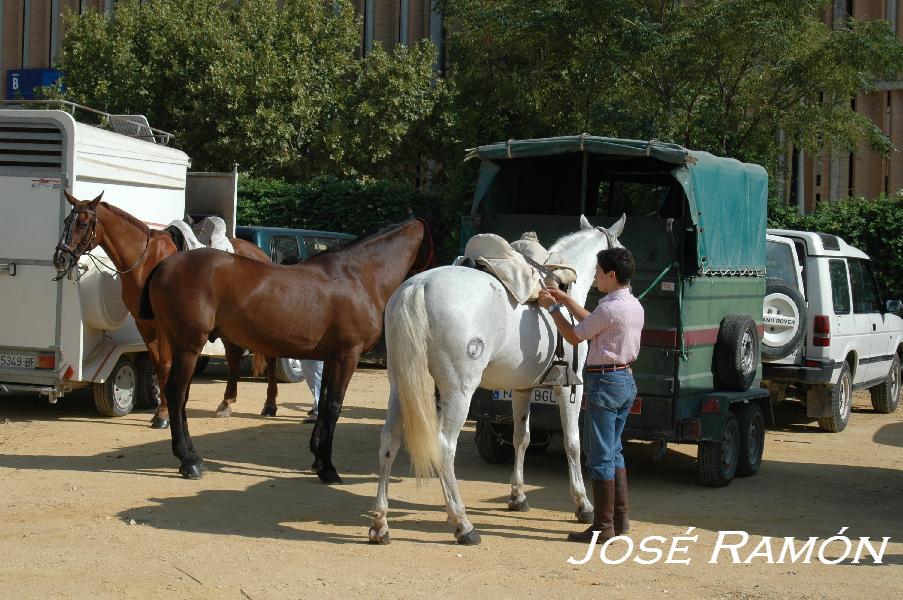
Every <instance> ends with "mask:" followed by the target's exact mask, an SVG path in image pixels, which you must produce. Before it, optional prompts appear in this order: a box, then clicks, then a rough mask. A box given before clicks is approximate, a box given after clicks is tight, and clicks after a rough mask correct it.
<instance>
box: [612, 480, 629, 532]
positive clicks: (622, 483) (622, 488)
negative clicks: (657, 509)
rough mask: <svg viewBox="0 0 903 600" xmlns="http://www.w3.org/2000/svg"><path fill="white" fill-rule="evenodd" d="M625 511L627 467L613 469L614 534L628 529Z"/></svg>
mask: <svg viewBox="0 0 903 600" xmlns="http://www.w3.org/2000/svg"><path fill="white" fill-rule="evenodd" d="M627 512H628V507H627V469H615V535H622V534H625V533H627V532H628V531H630V517H628V515H627Z"/></svg>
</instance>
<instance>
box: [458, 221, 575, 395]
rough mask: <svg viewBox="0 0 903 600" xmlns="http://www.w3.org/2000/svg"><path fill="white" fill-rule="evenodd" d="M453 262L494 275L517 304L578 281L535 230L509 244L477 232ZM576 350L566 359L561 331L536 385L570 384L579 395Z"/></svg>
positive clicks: (525, 302) (573, 272)
mask: <svg viewBox="0 0 903 600" xmlns="http://www.w3.org/2000/svg"><path fill="white" fill-rule="evenodd" d="M454 264H455V265H461V266H469V267H473V268H476V269H479V270H481V271H486V272H488V273H489V274H490V275H493V276H495V278H496V279H498V280H499V281H500V282H501V283H502V285H504V286H505V289H506V290H508V293H509V294H511V296H512V297H513V298H514V299H515V300H517V302H518V304H527V303H528V302H533V301H535V300H536V299H537V298H538V297H539V292H540V290H541V289H542V288H544V287H561V288H563V289H564V288H567V286H569V285H570V284H572V283H574V282H575V281H576V280H577V271H576V270H575V269H574V268H573V267H571V266H570V265H566V264H564V263H563V261H562V259H561V257H560V256H559V255H558V253H556V252H549V251H548V250H546V249H545V248H544V247H543V245H542V244H540V243H539V238H538V237H537V236H536V232H533V231H528V232H526V233H524V234H523V235H522V236H521V237H520V239H519V240H516V241H514V242H511V243H510V244H509V243H508V242H507V241H505V239H504V238H502V237H500V236H497V235H495V234H492V233H481V234H478V235H475V236H473V237H472V238H470V240H469V241H468V242H467V246H466V247H465V249H464V256H462V257H459V258H458V260H456V261H455V262H454ZM573 350H574V352H573V354H574V356H573V362H572V363H571V362H568V361H567V360H566V359H565V358H564V345H563V341H562V337H561V334H558V335H557V340H556V344H555V355H554V357H553V358H552V362H551V363H550V364H549V366H548V367H547V368H546V369H545V371H544V372H543V374H542V376H541V377H540V378H539V379H538V380H537V381H536V384H537V385H552V386H570V387H571V392H572V393H571V402H574V398H575V397H576V391H575V390H576V388H575V387H574V386H576V385H580V384H581V383H583V382H582V381H581V379H580V376H579V375H577V374H576V373H575V372H574V369H573V367H572V365H576V364H577V347H576V346H574V349H573Z"/></svg>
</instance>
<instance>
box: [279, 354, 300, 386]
mask: <svg viewBox="0 0 903 600" xmlns="http://www.w3.org/2000/svg"><path fill="white" fill-rule="evenodd" d="M276 381H278V382H279V383H298V382H299V381H304V371H302V370H301V361H300V360H298V359H297V358H278V359H276Z"/></svg>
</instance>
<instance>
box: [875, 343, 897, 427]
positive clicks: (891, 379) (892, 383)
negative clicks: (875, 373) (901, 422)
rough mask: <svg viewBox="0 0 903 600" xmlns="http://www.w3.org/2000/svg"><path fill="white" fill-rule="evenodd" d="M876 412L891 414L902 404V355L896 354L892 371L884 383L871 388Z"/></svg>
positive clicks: (891, 367) (891, 366)
mask: <svg viewBox="0 0 903 600" xmlns="http://www.w3.org/2000/svg"><path fill="white" fill-rule="evenodd" d="M869 392H870V393H871V395H872V408H874V409H875V412H879V413H882V414H885V415H889V414H890V413H892V412H894V411H896V410H897V408H899V406H900V357H899V356H894V360H893V362H892V363H891V365H890V372H889V373H888V374H887V379H885V380H884V382H883V383H881V384H880V385H877V386H875V387H873V388H871V389H870V390H869Z"/></svg>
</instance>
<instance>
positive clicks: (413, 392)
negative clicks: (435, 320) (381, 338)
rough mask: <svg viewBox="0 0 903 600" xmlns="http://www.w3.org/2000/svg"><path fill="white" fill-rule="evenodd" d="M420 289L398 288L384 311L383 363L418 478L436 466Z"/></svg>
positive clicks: (425, 325) (419, 286) (426, 328)
mask: <svg viewBox="0 0 903 600" xmlns="http://www.w3.org/2000/svg"><path fill="white" fill-rule="evenodd" d="M423 288H424V286H423V284H421V283H413V284H408V285H405V286H402V287H401V288H399V289H398V291H397V292H396V293H395V295H394V296H393V297H392V299H391V300H390V302H389V306H388V307H387V309H386V347H387V351H388V353H387V358H388V361H387V364H388V367H389V370H390V371H391V372H392V374H393V375H394V376H395V383H396V385H397V388H398V389H397V393H398V399H399V401H400V406H401V419H402V423H403V424H404V439H405V445H406V446H407V448H408V454H410V456H411V463H412V464H413V466H414V474H415V476H416V477H417V478H418V479H422V478H424V477H432V476H433V474H434V473H436V471H437V470H438V466H439V417H438V414H437V412H436V400H435V395H434V390H435V382H434V381H433V377H432V375H430V372H429V369H428V364H427V343H428V340H429V322H428V320H427V315H426V301H425V300H424V290H423Z"/></svg>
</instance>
